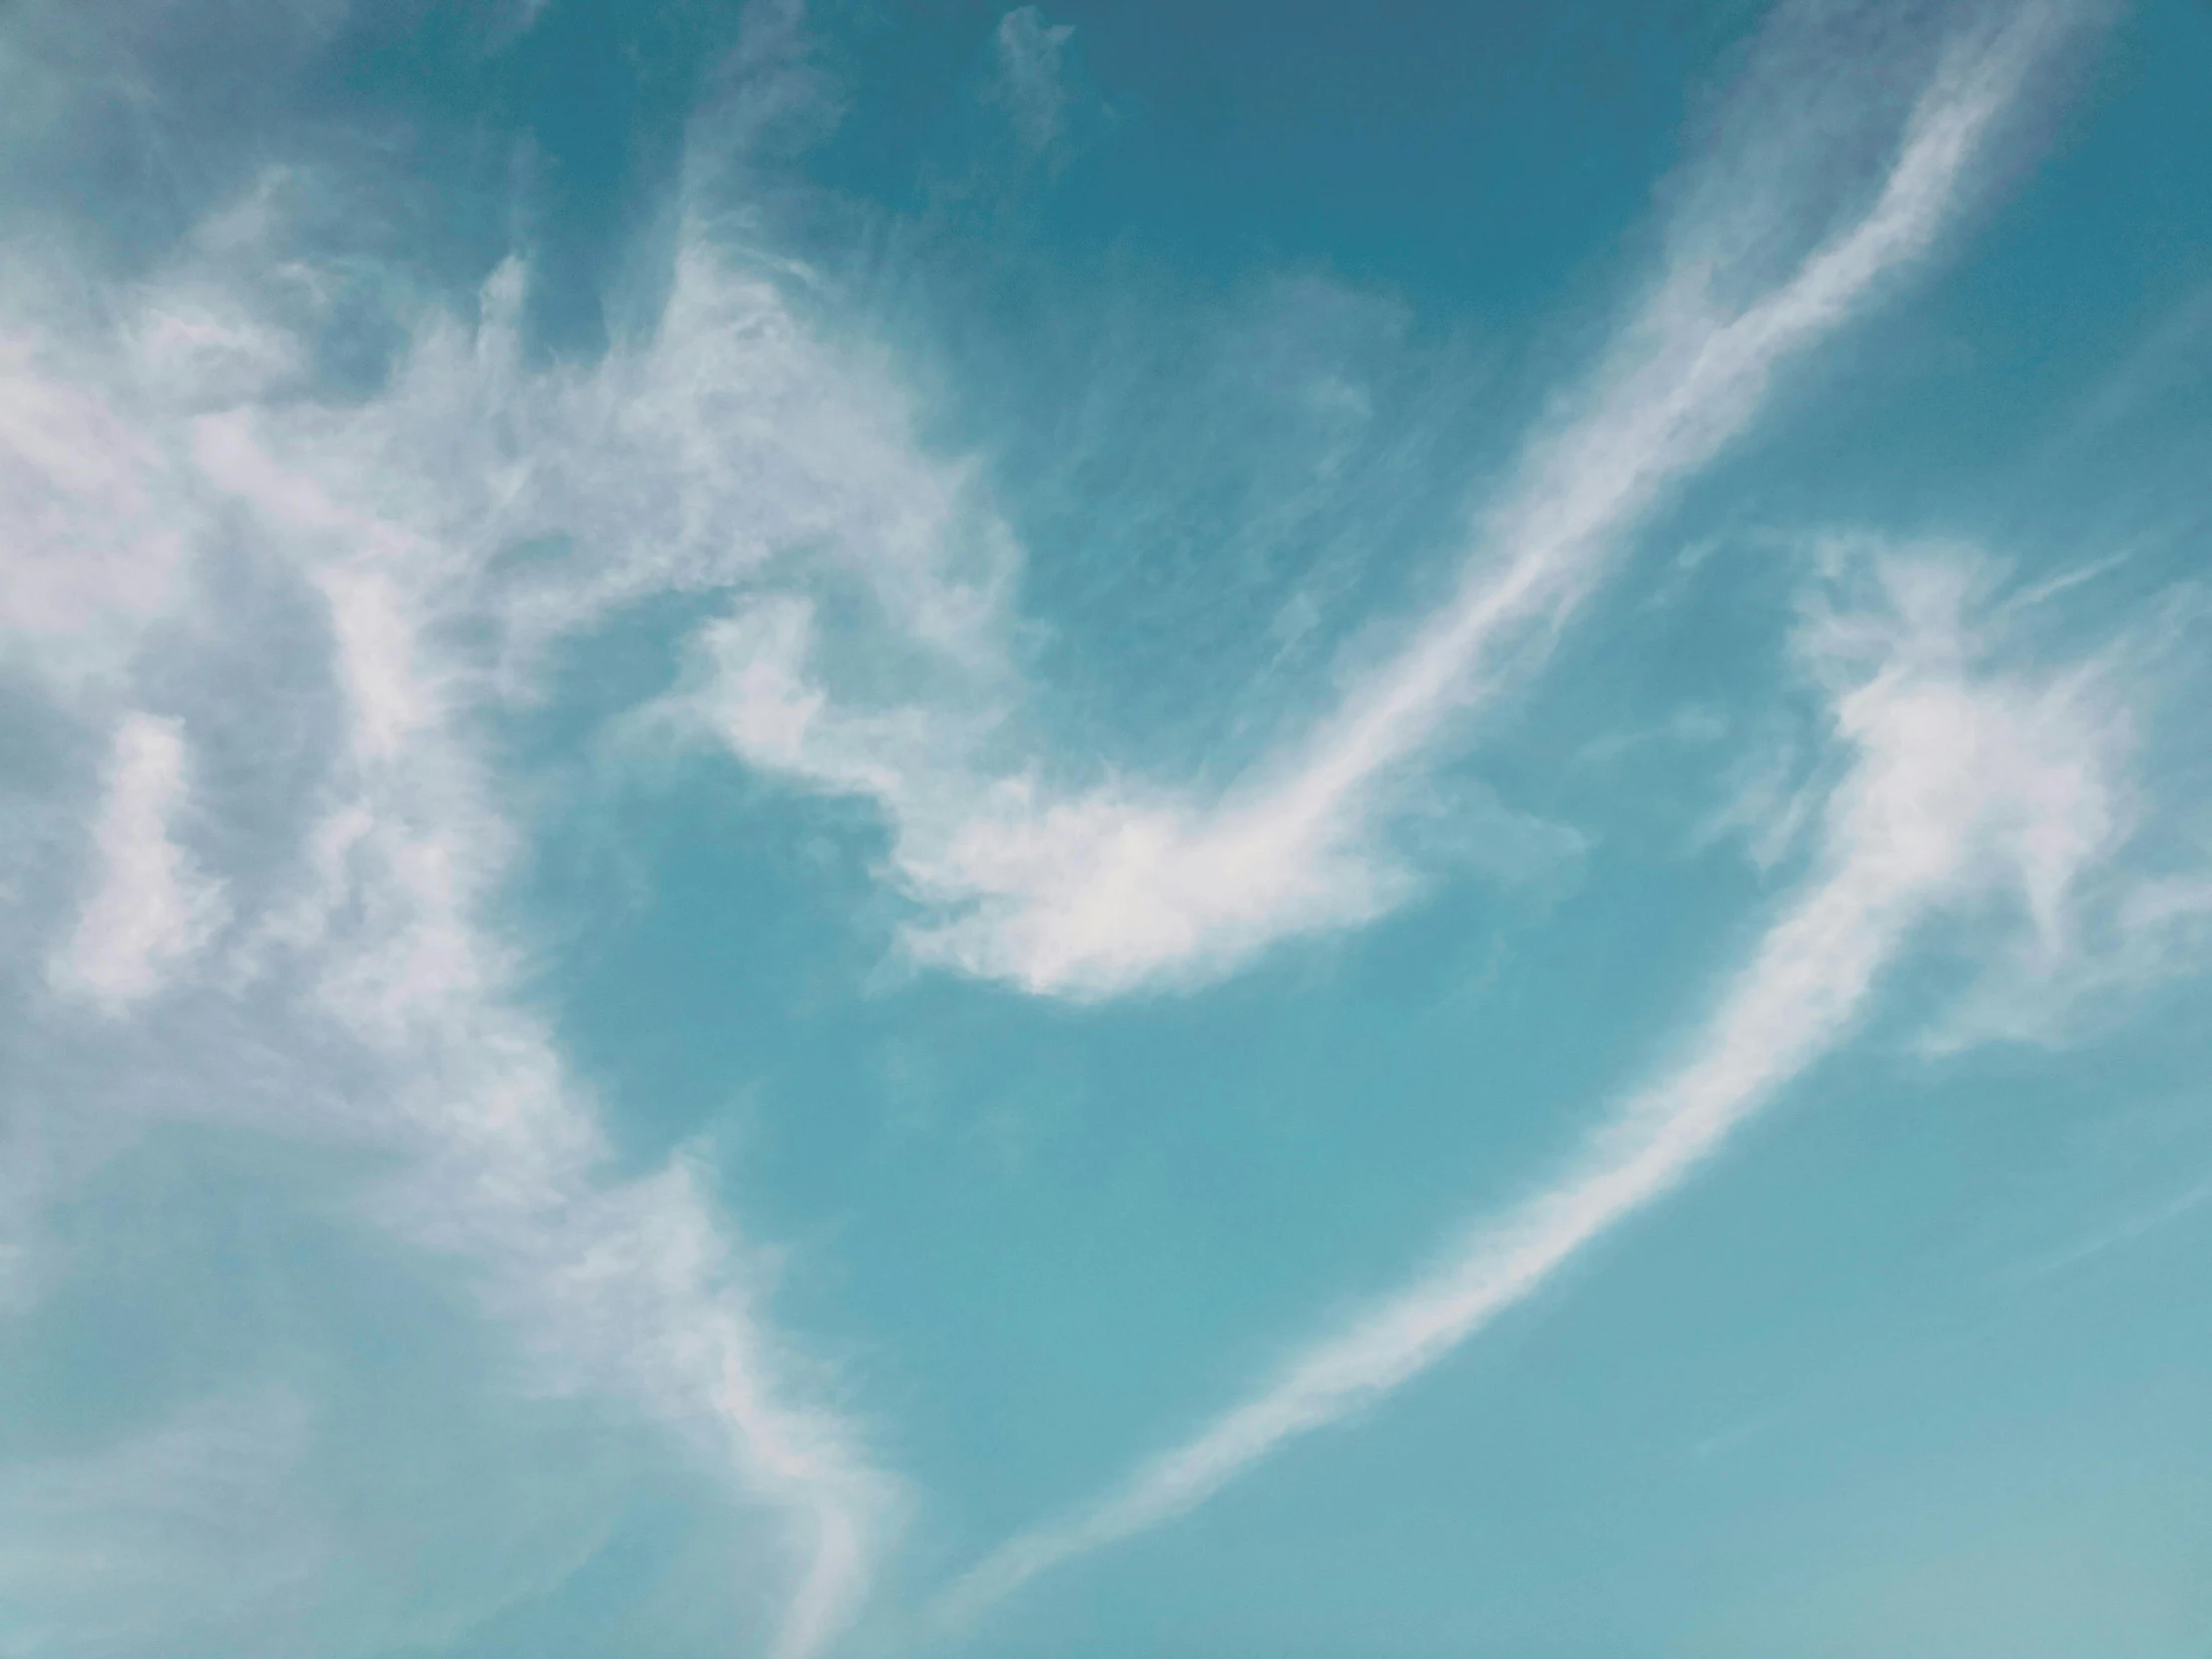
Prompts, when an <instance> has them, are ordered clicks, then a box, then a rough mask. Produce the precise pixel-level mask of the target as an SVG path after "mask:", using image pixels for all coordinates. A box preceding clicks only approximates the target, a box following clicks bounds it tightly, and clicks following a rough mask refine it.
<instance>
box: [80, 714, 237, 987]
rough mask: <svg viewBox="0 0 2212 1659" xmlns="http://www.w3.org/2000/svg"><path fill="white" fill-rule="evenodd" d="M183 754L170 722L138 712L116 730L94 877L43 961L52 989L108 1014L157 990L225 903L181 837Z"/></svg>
mask: <svg viewBox="0 0 2212 1659" xmlns="http://www.w3.org/2000/svg"><path fill="white" fill-rule="evenodd" d="M186 759H187V757H186V751H185V740H184V734H183V731H182V729H181V728H180V727H179V725H178V723H177V722H176V721H174V720H161V719H157V718H156V717H154V716H152V715H145V714H133V715H131V716H129V717H128V718H126V719H125V720H124V721H123V723H122V725H121V726H119V727H118V728H117V730H116V735H115V746H114V750H113V753H112V756H111V758H110V760H109V763H108V777H107V789H106V794H105V798H104V799H103V800H102V802H101V804H100V811H99V816H98V817H97V818H96V819H95V820H94V822H93V830H92V842H93V848H94V851H95V853H96V854H97V860H96V880H97V885H96V886H95V887H94V889H93V892H92V896H91V898H90V899H89V900H88V901H87V902H86V904H85V907H84V909H83V911H82V912H81V913H80V915H79V916H78V918H77V925H76V928H75V929H74V930H73V931H72V932H71V934H70V936H69V938H68V940H67V941H66V942H65V943H64V944H63V946H62V947H61V949H60V950H58V951H56V952H55V953H54V955H53V956H52V957H51V958H50V959H49V960H48V962H47V965H46V977H47V981H48V983H49V984H51V985H53V986H54V988H55V989H57V990H60V991H64V992H66V993H69V994H72V995H76V996H82V997H86V998H89V999H90V1000H92V1001H93V1002H95V1003H97V1004H98V1005H99V1006H100V1007H101V1008H103V1009H105V1010H106V1011H108V1012H110V1013H120V1012H122V1011H123V1010H124V1009H125V1008H127V1007H129V1006H130V1005H131V1004H132V1003H134V1002H137V1001H139V1000H140V999H142V998H144V997H147V996H150V995H152V994H153V993H154V992H156V991H158V990H160V989H161V986H162V983H163V981H164V980H165V979H167V978H168V977H169V975H170V974H171V973H172V972H174V971H175V970H176V969H177V968H179V967H180V966H181V965H182V964H183V963H184V962H185V961H186V960H187V959H188V958H190V957H191V956H192V955H193V953H194V952H196V951H198V950H199V949H200V948H201V947H202V946H203V945H205V944H206V943H207V942H208V940H209V938H210V937H211V936H212V935H213V934H214V933H215V931H216V929H217V928H218V927H220V926H221V925H222V924H223V920H224V916H225V913H226V910H227V909H228V906H227V904H226V903H225V901H224V897H223V892H222V888H221V886H220V885H219V884H218V883H216V882H214V881H212V880H211V879H209V877H208V876H207V875H206V874H205V873H204V872H203V871H202V870H200V869H199V868H198V867H197V865H196V864H195V863H194V861H193V859H192V857H191V855H190V854H189V853H187V852H186V851H185V849H184V848H183V847H182V846H180V845H179V844H178V843H177V840H176V838H175V832H174V829H175V825H176V821H177V819H178V817H179V815H180V814H181V813H182V812H183V810H184V808H185V805H186V799H187V779H186Z"/></svg>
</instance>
